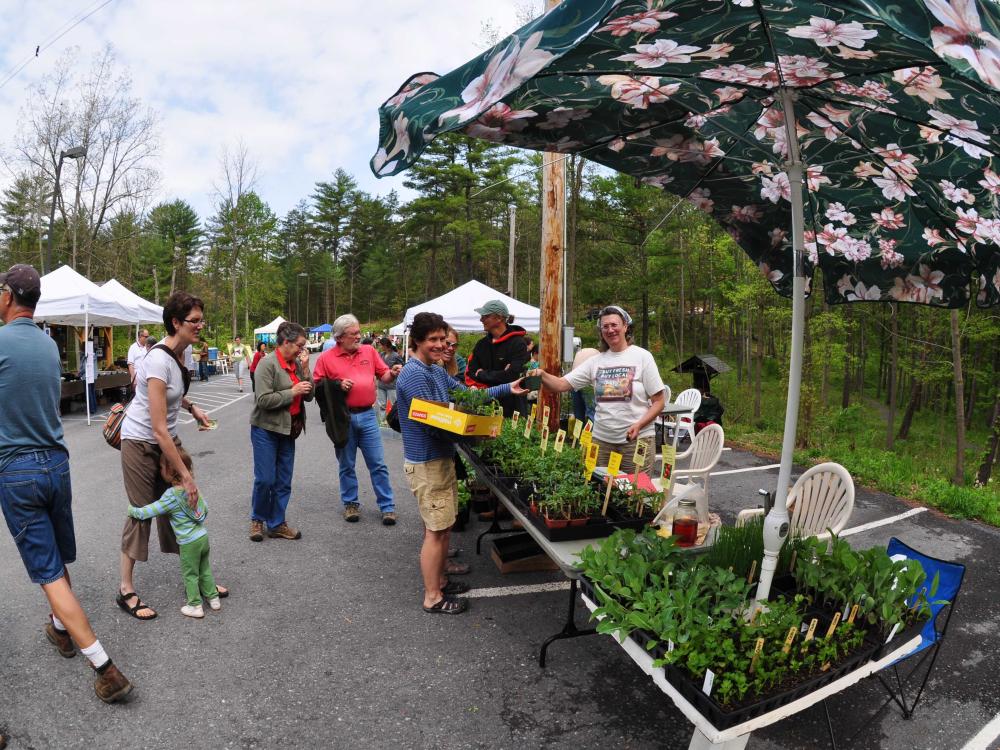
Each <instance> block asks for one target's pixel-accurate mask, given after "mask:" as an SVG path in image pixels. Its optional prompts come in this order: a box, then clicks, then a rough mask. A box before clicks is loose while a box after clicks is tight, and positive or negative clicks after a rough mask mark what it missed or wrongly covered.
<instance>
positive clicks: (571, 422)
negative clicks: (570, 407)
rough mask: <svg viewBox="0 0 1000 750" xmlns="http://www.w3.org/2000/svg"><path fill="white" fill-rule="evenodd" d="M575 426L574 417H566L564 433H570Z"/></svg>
mask: <svg viewBox="0 0 1000 750" xmlns="http://www.w3.org/2000/svg"><path fill="white" fill-rule="evenodd" d="M574 427H576V417H569V418H567V419H566V434H567V435H572V434H573V428H574Z"/></svg>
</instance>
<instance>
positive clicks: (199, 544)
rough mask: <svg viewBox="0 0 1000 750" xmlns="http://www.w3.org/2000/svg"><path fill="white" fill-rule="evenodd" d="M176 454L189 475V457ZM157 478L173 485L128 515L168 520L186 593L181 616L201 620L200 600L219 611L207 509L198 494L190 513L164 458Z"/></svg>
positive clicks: (185, 496)
mask: <svg viewBox="0 0 1000 750" xmlns="http://www.w3.org/2000/svg"><path fill="white" fill-rule="evenodd" d="M178 453H180V457H181V460H182V461H183V462H184V465H185V466H186V467H187V468H188V470H189V471H190V470H191V456H190V455H188V452H187V451H186V450H184V449H183V448H178ZM160 474H161V476H162V477H163V479H164V481H167V482H169V483H170V484H171V485H172V486H171V487H170V489H168V490H167V491H166V492H164V493H163V496H162V497H161V498H160V499H159V500H157V501H156V502H154V503H150V504H149V505H146V506H144V507H142V508H137V507H135V506H134V505H130V506H129V508H128V514H129V516H131V517H132V518H136V519H138V520H140V521H145V520H146V519H149V518H153V517H154V516H163V515H166V516H169V518H170V527H171V528H172V529H173V530H174V535H175V536H176V537H177V544H178V545H180V548H181V555H180V556H181V575H182V576H183V577H184V588H185V590H186V592H187V604H185V605H184V606H183V607H181V614H184V615H187V616H188V617H204V616H205V610H203V609H202V607H201V598H202V597H203V596H204V597H205V598H206V599H207V600H208V606H209V607H211V608H212V609H214V610H218V609H222V603H221V602H220V601H219V589H218V588H216V586H215V579H214V578H213V577H212V569H211V568H210V567H209V564H208V531H207V530H206V529H205V519H206V518H207V517H208V506H206V505H205V500H204V496H202V495H201V494H200V493H199V496H198V507H197V509H195V510H191V506H190V504H189V503H188V496H187V492H185V491H184V488H183V487H182V485H181V479H180V477H179V476H178V475H177V473H176V472H175V471H174V470H173V469H172V468H171V466H170V462H169V461H168V460H167V458H166V456H165V455H164V456H161V457H160Z"/></svg>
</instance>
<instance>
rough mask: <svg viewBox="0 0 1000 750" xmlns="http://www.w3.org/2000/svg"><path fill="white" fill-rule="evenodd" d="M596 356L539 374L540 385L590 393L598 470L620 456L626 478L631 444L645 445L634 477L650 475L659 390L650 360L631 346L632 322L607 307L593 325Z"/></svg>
mask: <svg viewBox="0 0 1000 750" xmlns="http://www.w3.org/2000/svg"><path fill="white" fill-rule="evenodd" d="M597 329H598V333H599V334H600V336H601V340H600V343H599V344H598V349H599V350H600V354H598V355H597V356H595V357H591V358H590V359H588V360H586V361H585V362H584V363H583V364H581V365H580V366H579V367H576V368H574V369H572V370H570V371H569V372H568V373H566V375H564V376H562V377H559V376H558V375H550V374H549V373H547V372H542V371H541V370H539V371H538V372H540V373H541V376H542V384H543V385H544V386H545V387H546V388H550V389H552V390H554V391H569V390H576V391H578V390H580V389H582V388H585V387H586V386H588V385H592V386H593V387H594V398H595V401H596V402H597V408H596V412H595V415H594V433H593V437H594V442H595V443H596V444H597V445H598V446H599V447H600V452H599V453H598V454H597V465H598V466H607V465H608V456H609V454H610V453H611V451H614V452H616V453H620V454H621V456H622V464H621V470H622V471H624V472H626V473H629V474H631V473H632V472H634V471H635V470H636V467H635V464H634V462H633V456H634V455H635V447H636V444H637V443H638V442H639V441H640V440H641V441H643V442H644V443H646V459H645V462H644V463H643V465H642V466H640V467H638V469H639V471H645V472H647V473H649V472H650V471H651V470H652V467H653V458H654V457H655V455H656V446H655V434H656V433H655V427H654V425H653V421H654V420H655V419H656V418H657V417H658V416H659V414H660V412H661V411H663V400H664V387H663V379H662V378H661V377H660V371H659V369H658V368H657V366H656V362H655V360H654V359H653V355H652V354H650V353H649V352H648V351H646V350H645V349H643V348H642V347H640V346H635V345H634V344H633V343H632V317H631V316H630V315H629V314H628V313H627V312H626V311H625V310H623V309H622V308H620V307H618V306H616V305H609V306H608V307H605V308H604V309H603V310H601V312H600V314H599V317H598V323H597Z"/></svg>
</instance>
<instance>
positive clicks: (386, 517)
mask: <svg viewBox="0 0 1000 750" xmlns="http://www.w3.org/2000/svg"><path fill="white" fill-rule="evenodd" d="M382 525H383V526H395V525H396V514H395V513H393V512H392V511H391V510H387V511H386V512H385V513H383V514H382Z"/></svg>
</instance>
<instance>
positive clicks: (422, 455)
mask: <svg viewBox="0 0 1000 750" xmlns="http://www.w3.org/2000/svg"><path fill="white" fill-rule="evenodd" d="M456 388H457V389H459V390H467V389H466V387H465V385H464V384H462V383H456V382H455V381H454V380H452V378H451V377H450V376H449V375H448V371H447V370H445V369H444V368H443V367H438V366H437V365H426V364H424V363H423V362H421V361H420V360H419V359H417V358H416V357H411V358H410V360H409V361H408V362H407V363H406V365H405V366H404V367H403V370H402V372H400V373H399V378H398V379H397V380H396V408H398V409H399V428H400V432H402V434H403V458H404V459H405V460H406V461H407V463H411V464H423V463H427V462H428V461H433V460H435V459H437V458H451V457H452V456H454V455H455V443H454V441H453V440H449V439H448V438H447V437H446V436H447V434H448V433H446V432H444V431H443V430H438V429H436V428H433V427H428V426H427V425H425V424H421V423H420V422H414V421H413V420H412V419H410V416H409V414H410V402H411V401H412V400H413V399H415V398H422V399H424V400H425V401H442V402H447V401H448V400H449V399H448V392H449V391H452V390H455V389H456ZM486 392H487V393H488V394H490V395H491V396H497V397H499V396H506V395H507V394H508V393H510V383H505V384H503V385H497V386H494V387H492V388H487V389H486Z"/></svg>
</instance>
